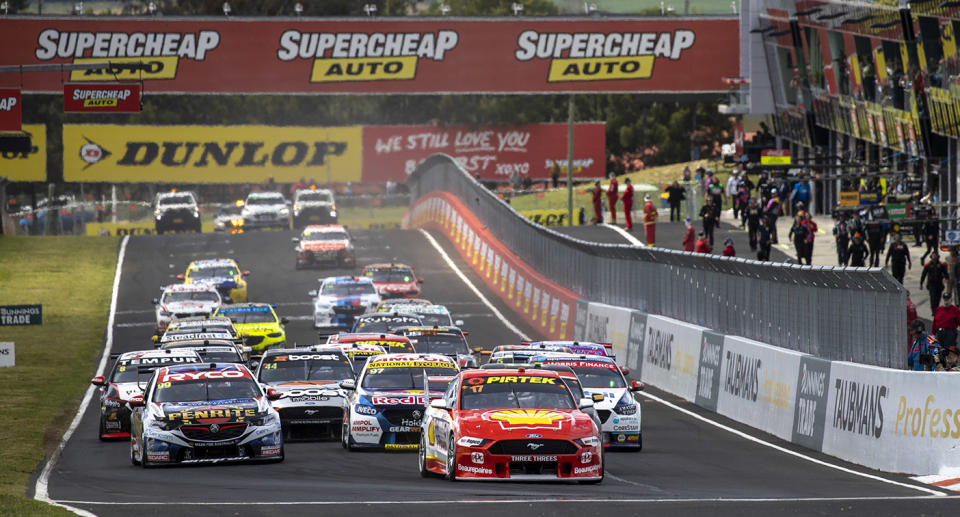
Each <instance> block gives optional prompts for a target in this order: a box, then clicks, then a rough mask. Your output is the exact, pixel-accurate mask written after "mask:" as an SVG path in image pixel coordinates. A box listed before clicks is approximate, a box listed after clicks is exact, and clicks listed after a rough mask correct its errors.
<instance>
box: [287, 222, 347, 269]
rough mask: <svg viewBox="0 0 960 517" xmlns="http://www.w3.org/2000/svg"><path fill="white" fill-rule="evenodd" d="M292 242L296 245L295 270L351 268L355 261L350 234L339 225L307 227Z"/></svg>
mask: <svg viewBox="0 0 960 517" xmlns="http://www.w3.org/2000/svg"><path fill="white" fill-rule="evenodd" d="M293 242H295V243H296V244H297V246H296V248H295V250H294V251H296V252H297V260H296V269H301V268H304V267H307V266H319V265H334V266H340V267H352V266H353V265H354V263H355V260H356V259H355V255H354V251H353V243H352V242H350V234H349V233H347V229H346V228H344V227H343V226H340V225H339V224H328V225H322V226H321V225H313V226H307V227H306V228H304V229H303V233H301V234H300V237H294V238H293Z"/></svg>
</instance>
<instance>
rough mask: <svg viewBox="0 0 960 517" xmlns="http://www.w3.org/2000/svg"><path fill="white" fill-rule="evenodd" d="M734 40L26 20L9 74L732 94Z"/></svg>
mask: <svg viewBox="0 0 960 517" xmlns="http://www.w3.org/2000/svg"><path fill="white" fill-rule="evenodd" d="M738 34H739V21H738V19H737V18H630V19H627V18H620V19H615V18H601V19H592V18H576V19H573V18H571V19H544V18H539V19H538V18H526V17H513V18H496V19H492V18H488V19H463V18H461V19H456V18H433V19H403V18H378V19H369V20H328V19H311V20H307V19H304V20H298V19H262V18H259V19H258V18H230V19H223V18H217V19H214V18H190V19H167V18H156V19H142V18H137V19H134V18H120V17H111V18H79V17H76V18H48V17H44V18H37V17H32V18H30V17H23V18H21V17H16V18H8V19H5V20H4V21H3V30H2V31H0V48H2V49H4V51H3V52H2V53H0V65H21V64H22V65H29V64H55V63H86V64H90V63H101V62H106V61H109V63H110V64H109V66H106V65H105V66H104V67H103V68H101V69H95V70H75V71H71V72H37V73H30V74H24V75H23V91H24V92H26V93H35V92H43V93H59V92H61V91H62V89H63V83H64V82H66V81H76V82H85V83H89V82H97V81H109V82H115V81H141V80H142V81H144V82H145V85H144V92H145V93H146V94H147V95H149V94H151V93H236V94H247V93H329V94H334V93H361V94H363V93H368V94H369V93H550V92H678V93H691V92H722V91H726V86H725V85H724V84H723V83H722V81H721V79H722V78H723V77H725V76H726V77H735V76H737V75H739V54H740V52H739V35H738Z"/></svg>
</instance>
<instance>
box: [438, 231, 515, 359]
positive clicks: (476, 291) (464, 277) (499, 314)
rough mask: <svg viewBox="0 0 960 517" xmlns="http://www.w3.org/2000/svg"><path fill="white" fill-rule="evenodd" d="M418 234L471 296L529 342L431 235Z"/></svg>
mask: <svg viewBox="0 0 960 517" xmlns="http://www.w3.org/2000/svg"><path fill="white" fill-rule="evenodd" d="M420 233H422V234H423V236H424V237H426V238H427V241H428V242H429V243H430V245H431V246H433V249H435V250H437V253H438V254H440V257H441V258H443V260H444V262H446V263H447V266H448V267H449V268H450V269H452V270H453V272H454V273H456V274H457V276H458V277H460V280H463V283H465V284H467V287H469V288H470V290H471V291H473V294H475V295H477V298H479V299H480V301H481V302H483V304H484V305H486V306H487V308H488V309H490V311H492V312H493V315H494V316H496V317H497V319H498V320H500V322H501V323H503V325H504V326H505V327H507V328H508V329H510V331H511V332H513V333H514V334H516V335H518V336H520V339H522V340H524V341H529V340H530V337H529V336H527V335H526V334H524V333H523V331H522V330H520V329H519V328H517V326H516V325H514V324H513V323H511V322H510V320H508V319H507V318H506V317H504V315H503V313H502V312H500V310H499V309H497V308H496V307H494V306H493V304H492V303H490V300H488V299H487V297H486V296H484V295H483V293H481V292H480V290H479V289H477V286H475V285H473V282H471V281H470V279H469V278H467V275H464V274H463V271H460V268H458V267H457V265H456V264H454V263H453V260H451V259H450V255H447V252H446V251H444V250H443V248H441V247H440V244H439V243H438V242H437V240H436V239H434V238H433V235H430V234H429V233H428V232H427V231H426V230H423V229H421V230H420Z"/></svg>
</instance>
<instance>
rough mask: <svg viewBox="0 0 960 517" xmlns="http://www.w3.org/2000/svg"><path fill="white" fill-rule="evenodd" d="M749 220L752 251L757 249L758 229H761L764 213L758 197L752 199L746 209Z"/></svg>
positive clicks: (748, 232) (748, 235)
mask: <svg viewBox="0 0 960 517" xmlns="http://www.w3.org/2000/svg"><path fill="white" fill-rule="evenodd" d="M745 215H746V221H747V237H748V238H749V239H750V251H751V252H756V251H757V231H758V230H759V229H760V218H761V217H763V213H762V211H761V210H760V203H759V202H758V201H757V200H756V199H751V200H750V201H749V203H748V205H747V209H746V210H745Z"/></svg>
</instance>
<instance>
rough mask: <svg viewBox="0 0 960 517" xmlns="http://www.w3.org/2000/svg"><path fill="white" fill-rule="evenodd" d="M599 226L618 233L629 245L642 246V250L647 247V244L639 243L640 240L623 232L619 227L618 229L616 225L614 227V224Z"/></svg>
mask: <svg viewBox="0 0 960 517" xmlns="http://www.w3.org/2000/svg"><path fill="white" fill-rule="evenodd" d="M600 226H604V227H606V228H610V229H611V230H613V231H615V232H617V233H619V234H620V235H622V236H623V238H624V239H627V240H628V241H630V244H633V245H634V246H643V247H644V248H646V247H647V243H645V242H643V241H641V240H640V239H638V238H636V237H635V236H634V235H633V234H632V233H630V232H628V231H626V230H624V229H623V228H621V227H619V226H617V225H615V224H607V223H603V224H601V225H600Z"/></svg>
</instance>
